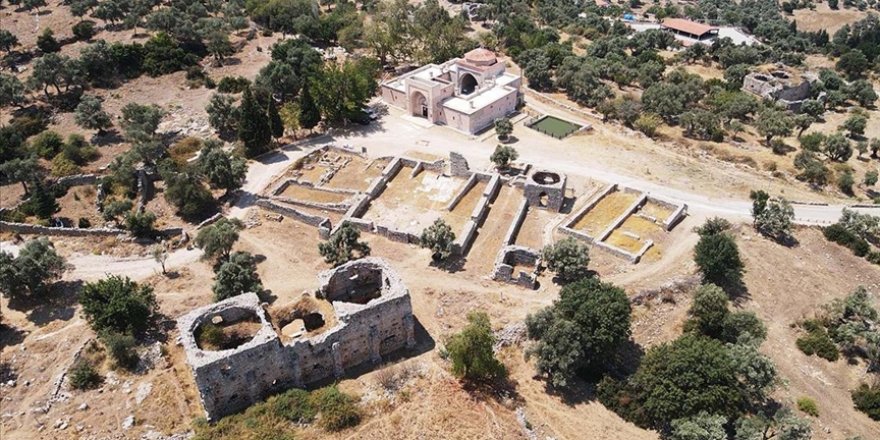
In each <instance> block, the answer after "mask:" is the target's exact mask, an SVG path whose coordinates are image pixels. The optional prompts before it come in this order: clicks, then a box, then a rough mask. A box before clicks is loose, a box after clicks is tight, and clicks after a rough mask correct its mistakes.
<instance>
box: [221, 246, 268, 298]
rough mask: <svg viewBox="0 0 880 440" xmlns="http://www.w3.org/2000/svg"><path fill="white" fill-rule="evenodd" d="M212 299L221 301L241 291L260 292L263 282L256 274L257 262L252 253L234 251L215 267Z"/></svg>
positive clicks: (239, 293)
mask: <svg viewBox="0 0 880 440" xmlns="http://www.w3.org/2000/svg"><path fill="white" fill-rule="evenodd" d="M212 290H213V291H214V301H222V300H224V299H226V298H232V297H233V296H236V295H241V294H242V293H248V292H253V293H260V292H262V291H263V284H262V282H261V281H260V276H259V275H257V264H256V261H255V260H254V257H253V255H251V254H249V253H247V252H235V253H233V254H232V255H230V256H229V259H228V260H226V261H224V262H223V264H221V265H220V267H219V268H217V273H216V275H215V277H214V287H213V288H212Z"/></svg>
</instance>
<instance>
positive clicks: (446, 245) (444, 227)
mask: <svg viewBox="0 0 880 440" xmlns="http://www.w3.org/2000/svg"><path fill="white" fill-rule="evenodd" d="M419 246H421V247H423V248H426V249H430V250H431V258H432V259H433V260H434V261H441V260H445V259H447V258H449V257H450V256H451V255H452V252H453V251H454V250H455V232H452V228H451V227H450V226H449V225H448V224H446V222H445V221H443V219H442V218H438V219H437V220H434V223H433V224H432V225H431V226H428V227H427V228H425V230H424V231H422V235H421V236H420V237H419Z"/></svg>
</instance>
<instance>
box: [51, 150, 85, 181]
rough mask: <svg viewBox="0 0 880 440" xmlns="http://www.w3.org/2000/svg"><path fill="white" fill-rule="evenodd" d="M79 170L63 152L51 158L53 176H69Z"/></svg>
mask: <svg viewBox="0 0 880 440" xmlns="http://www.w3.org/2000/svg"><path fill="white" fill-rule="evenodd" d="M79 172H80V167H79V166H78V165H77V164H76V163H74V162H73V161H72V160H70V159H68V158H67V156H65V155H64V154H58V155H57V156H55V158H54V159H52V175H53V176H55V177H64V176H70V175H73V174H78V173H79Z"/></svg>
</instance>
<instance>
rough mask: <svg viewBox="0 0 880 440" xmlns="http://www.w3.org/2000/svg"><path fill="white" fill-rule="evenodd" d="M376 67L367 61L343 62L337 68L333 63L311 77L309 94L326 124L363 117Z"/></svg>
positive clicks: (373, 86)
mask: <svg viewBox="0 0 880 440" xmlns="http://www.w3.org/2000/svg"><path fill="white" fill-rule="evenodd" d="M376 67H377V66H376V65H375V62H374V61H373V60H369V59H361V60H358V61H346V62H345V63H344V64H342V65H341V66H340V65H339V64H336V63H333V64H328V65H325V66H324V67H323V68H322V69H321V70H320V72H318V73H317V74H316V75H315V76H314V77H313V78H312V81H311V82H310V84H309V92H310V94H311V96H312V98H314V102H315V105H316V106H317V107H318V109H319V110H320V113H321V117H322V118H323V119H324V120H325V121H326V122H327V123H329V124H345V123H347V122H349V121H352V120H354V119H356V118H359V117H362V116H363V109H364V107H365V106H366V104H367V102H368V101H369V100H370V99H371V98H372V97H373V95H374V94H375V93H376V88H377V84H376V80H375V78H374V73H375V71H376ZM301 105H302V103H301ZM303 109H304V110H305V108H303Z"/></svg>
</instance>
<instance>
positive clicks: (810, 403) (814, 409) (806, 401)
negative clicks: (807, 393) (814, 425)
mask: <svg viewBox="0 0 880 440" xmlns="http://www.w3.org/2000/svg"><path fill="white" fill-rule="evenodd" d="M797 407H798V409H799V410H801V411H803V412H804V413H805V414H809V415H811V416H813V417H819V407H818V406H817V405H816V401H815V400H813V399H811V398H809V397H801V398H800V399H798V400H797Z"/></svg>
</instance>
